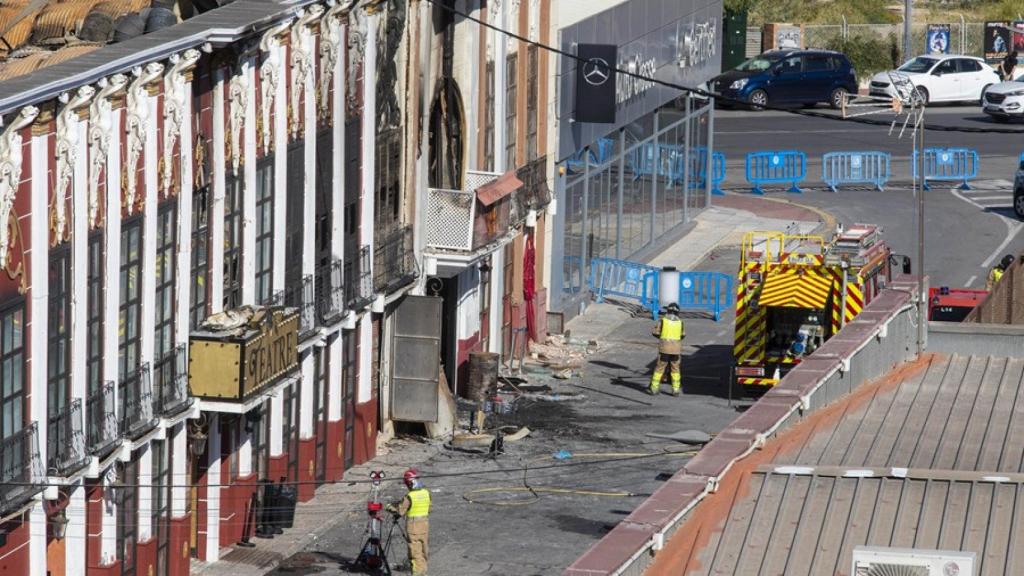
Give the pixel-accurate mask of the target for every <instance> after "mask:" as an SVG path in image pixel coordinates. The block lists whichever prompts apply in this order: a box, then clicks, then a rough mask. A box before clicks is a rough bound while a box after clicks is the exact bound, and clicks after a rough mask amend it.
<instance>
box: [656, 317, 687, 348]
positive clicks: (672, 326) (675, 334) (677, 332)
mask: <svg viewBox="0 0 1024 576" xmlns="http://www.w3.org/2000/svg"><path fill="white" fill-rule="evenodd" d="M661 339H662V340H665V341H668V342H678V341H679V340H682V339H683V321H682V320H679V319H678V318H677V319H675V320H670V319H668V318H662V319H661Z"/></svg>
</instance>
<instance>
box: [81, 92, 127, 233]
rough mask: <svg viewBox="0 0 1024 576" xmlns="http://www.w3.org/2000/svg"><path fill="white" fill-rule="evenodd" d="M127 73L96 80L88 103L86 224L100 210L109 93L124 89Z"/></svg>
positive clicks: (91, 223) (94, 222) (93, 223)
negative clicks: (95, 89) (94, 94)
mask: <svg viewBox="0 0 1024 576" xmlns="http://www.w3.org/2000/svg"><path fill="white" fill-rule="evenodd" d="M127 83H128V77H127V76H125V75H124V74H115V75H113V76H111V77H110V78H105V79H103V80H100V81H99V83H98V84H97V86H99V88H100V91H99V93H98V94H96V97H95V98H93V100H92V104H91V105H89V226H96V225H97V217H98V216H99V213H100V174H102V173H103V169H104V168H105V167H106V165H107V150H108V149H109V148H110V129H111V120H110V115H111V114H112V108H113V107H112V106H111V104H110V97H111V96H113V95H114V94H116V93H117V92H120V91H121V90H123V89H124V87H125V85H126V84H127Z"/></svg>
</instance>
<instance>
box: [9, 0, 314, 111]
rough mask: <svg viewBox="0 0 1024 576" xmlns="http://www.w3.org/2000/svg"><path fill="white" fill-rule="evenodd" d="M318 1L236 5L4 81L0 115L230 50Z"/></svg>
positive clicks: (241, 1)
mask: <svg viewBox="0 0 1024 576" xmlns="http://www.w3.org/2000/svg"><path fill="white" fill-rule="evenodd" d="M314 1H315V0H294V1H290V2H288V1H284V2H282V1H277V0H235V2H233V3H231V4H228V5H226V6H222V7H221V8H218V9H216V10H211V11H210V12H206V13H203V14H200V15H198V16H195V17H193V18H190V19H188V20H185V21H184V22H181V23H180V24H177V25H175V26H171V27H169V28H164V29H162V30H157V31H155V32H151V33H149V34H144V35H142V36H138V37H136V38H132V39H131V40H127V41H125V42H120V43H117V44H108V45H106V46H103V47H102V48H99V49H97V50H93V51H92V52H89V53H87V54H84V55H82V56H79V57H77V58H74V59H71V60H68V61H66V62H61V63H59V64H54V65H52V66H46V67H44V68H40V69H38V70H36V71H34V72H32V73H30V74H26V75H24V76H17V77H14V78H11V79H7V80H4V81H3V82H0V114H6V113H8V112H12V111H14V110H16V109H18V108H20V107H22V106H25V105H28V104H35V103H38V102H41V101H45V100H48V99H50V98H53V97H55V96H58V95H59V94H60V93H62V92H65V91H68V90H73V89H75V88H77V87H79V86H82V85H85V84H89V83H91V82H95V81H97V80H99V79H100V78H103V77H106V76H109V75H111V74H115V73H118V72H123V71H126V70H130V69H131V68H132V67H134V66H139V65H143V64H146V63H148V62H152V61H155V60H161V59H164V58H166V57H168V56H170V55H171V54H174V53H177V52H180V51H182V50H185V49H187V48H194V47H197V46H200V45H202V44H204V43H206V42H210V43H211V44H214V45H218V44H226V43H228V42H230V41H232V40H234V39H237V38H241V37H244V36H246V35H248V34H250V33H252V32H254V31H261V30H263V29H265V28H268V27H269V26H270V25H271V24H273V23H274V22H277V21H280V20H282V19H284V18H287V17H288V16H290V15H291V14H292V13H294V12H295V11H296V10H297V9H299V8H301V7H303V6H306V5H308V4H311V3H313V2H314Z"/></svg>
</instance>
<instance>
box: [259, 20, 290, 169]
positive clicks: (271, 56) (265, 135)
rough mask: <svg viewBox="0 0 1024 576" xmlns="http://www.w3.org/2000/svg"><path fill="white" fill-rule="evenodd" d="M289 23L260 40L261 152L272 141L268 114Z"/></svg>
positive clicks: (274, 95)
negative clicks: (283, 36) (282, 42)
mask: <svg viewBox="0 0 1024 576" xmlns="http://www.w3.org/2000/svg"><path fill="white" fill-rule="evenodd" d="M289 26H291V22H284V23H282V24H279V25H278V26H275V27H274V28H271V29H270V30H268V31H267V32H265V33H264V34H263V37H262V38H260V51H261V52H263V53H265V54H266V57H265V58H264V59H263V63H262V64H260V119H261V122H260V126H261V127H262V129H261V130H259V131H258V132H259V133H260V137H261V138H262V140H263V142H262V144H263V150H264V151H267V150H270V143H271V142H273V140H274V126H273V124H272V123H271V120H270V113H271V111H272V110H273V109H274V97H276V96H277V85H278V83H279V82H280V78H281V55H280V45H281V34H284V33H285V32H286V31H287V30H288V28H289Z"/></svg>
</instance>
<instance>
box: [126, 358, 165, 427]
mask: <svg viewBox="0 0 1024 576" xmlns="http://www.w3.org/2000/svg"><path fill="white" fill-rule="evenodd" d="M118 397H119V398H120V404H121V414H120V416H121V420H120V430H121V434H122V435H123V436H125V437H127V438H130V439H132V440H136V439H138V438H140V437H141V436H143V435H144V434H145V433H146V432H149V431H150V430H152V429H153V427H155V426H156V418H155V417H154V416H153V382H152V376H151V374H150V369H149V363H148V362H146V363H145V364H143V365H142V366H139V367H138V368H136V369H135V370H132V371H131V372H129V373H128V374H127V375H125V377H124V378H123V379H122V380H121V383H120V386H119V388H118Z"/></svg>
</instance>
